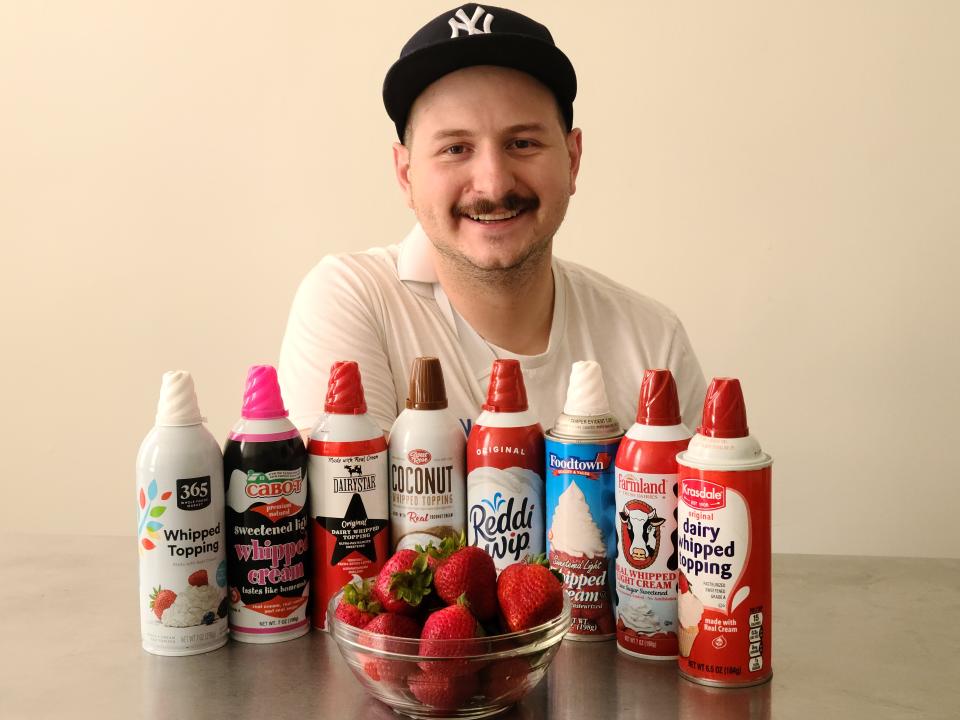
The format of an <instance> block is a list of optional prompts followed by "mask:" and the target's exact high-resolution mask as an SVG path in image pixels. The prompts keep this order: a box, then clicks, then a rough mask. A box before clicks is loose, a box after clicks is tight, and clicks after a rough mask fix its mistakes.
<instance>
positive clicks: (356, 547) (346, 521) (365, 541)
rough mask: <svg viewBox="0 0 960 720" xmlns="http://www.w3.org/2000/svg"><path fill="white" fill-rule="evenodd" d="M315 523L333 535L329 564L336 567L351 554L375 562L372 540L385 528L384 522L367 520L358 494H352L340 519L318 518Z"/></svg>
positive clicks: (375, 549)
mask: <svg viewBox="0 0 960 720" xmlns="http://www.w3.org/2000/svg"><path fill="white" fill-rule="evenodd" d="M317 522H318V523H320V524H321V525H322V526H323V527H325V528H326V529H327V532H329V533H330V534H331V535H333V539H334V546H333V557H332V558H330V562H331V564H333V565H336V564H337V563H338V562H340V561H341V560H343V559H344V558H345V557H346V556H347V555H349V554H350V553H352V552H358V553H360V554H361V555H363V556H364V557H366V558H367V559H368V560H370V562H376V561H377V547H376V545H374V543H373V538H375V537H376V536H377V533H379V532H380V531H381V530H383V529H384V528H385V527H387V521H386V520H376V519H373V520H371V519H369V518H368V517H367V509H366V508H365V507H364V506H363V498H361V497H360V493H354V494H353V497H351V498H350V504H349V505H348V506H347V513H346V515H344V516H343V517H342V518H328V517H318V518H317Z"/></svg>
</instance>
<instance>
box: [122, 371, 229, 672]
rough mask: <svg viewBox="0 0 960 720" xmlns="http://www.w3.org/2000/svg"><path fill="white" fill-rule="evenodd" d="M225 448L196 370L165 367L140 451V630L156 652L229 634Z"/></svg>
mask: <svg viewBox="0 0 960 720" xmlns="http://www.w3.org/2000/svg"><path fill="white" fill-rule="evenodd" d="M223 509H224V493H223V456H222V455H221V454H220V446H219V445H217V441H216V440H215V439H214V438H213V435H211V434H210V432H209V431H208V430H207V429H206V428H205V427H204V426H203V418H202V417H201V416H200V408H199V405H198V404H197V395H196V392H195V391H194V386H193V378H192V377H191V376H190V373H188V372H184V371H183V370H177V371H174V372H167V373H164V376H163V383H162V385H161V387H160V402H159V404H158V406H157V420H156V426H155V427H154V428H153V430H151V431H150V433H149V434H148V435H147V437H146V438H145V439H144V441H143V444H142V445H141V446H140V452H139V453H138V454H137V520H138V523H137V545H138V549H139V551H140V633H141V636H142V640H143V649H144V650H146V651H147V652H151V653H154V654H156V655H196V654H197V653H203V652H208V651H210V650H215V649H216V648H218V647H221V646H222V645H223V644H224V643H226V642H227V608H228V601H227V563H226V554H225V540H226V538H225V536H224V527H223V525H224V523H223Z"/></svg>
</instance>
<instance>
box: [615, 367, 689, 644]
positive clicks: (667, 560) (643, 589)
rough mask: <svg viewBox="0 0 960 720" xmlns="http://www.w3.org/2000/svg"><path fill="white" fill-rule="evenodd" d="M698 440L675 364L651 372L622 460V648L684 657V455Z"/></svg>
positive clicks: (619, 624)
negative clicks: (680, 570)
mask: <svg viewBox="0 0 960 720" xmlns="http://www.w3.org/2000/svg"><path fill="white" fill-rule="evenodd" d="M689 442H690V431H689V430H687V428H686V427H685V426H684V425H683V424H682V423H681V422H680V403H679V402H678V400H677V385H676V382H675V381H674V379H673V375H672V374H671V373H670V371H669V370H646V371H644V374H643V382H642V384H641V386H640V400H639V403H638V408H637V421H636V422H635V423H634V424H633V425H632V426H631V427H630V429H629V430H628V431H627V434H626V437H624V439H623V442H621V443H620V451H619V452H618V453H617V461H616V476H617V477H616V508H617V509H616V513H617V516H616V522H617V538H618V541H619V542H618V547H617V574H616V588H617V649H618V650H620V651H621V652H623V653H626V654H627V655H633V656H636V657H642V658H647V659H651V660H673V659H674V658H676V657H677V545H676V542H677V482H678V478H677V461H676V456H677V453H678V452H680V451H681V450H683V449H685V448H686V447H687V443H689Z"/></svg>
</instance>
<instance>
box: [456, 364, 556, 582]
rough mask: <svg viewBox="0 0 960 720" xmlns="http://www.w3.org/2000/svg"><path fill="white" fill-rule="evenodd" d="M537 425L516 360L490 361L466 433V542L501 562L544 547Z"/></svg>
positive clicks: (499, 564) (540, 443) (540, 440)
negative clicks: (482, 397) (483, 396)
mask: <svg viewBox="0 0 960 720" xmlns="http://www.w3.org/2000/svg"><path fill="white" fill-rule="evenodd" d="M543 523H544V484H543V428H542V427H541V426H540V423H539V422H537V419H536V416H535V415H534V414H533V413H532V412H531V411H530V409H529V407H528V405H527V391H526V388H525V387H524V384H523V374H522V372H521V370H520V363H519V362H518V361H516V360H495V361H494V363H493V370H492V371H491V373H490V385H489V387H488V390H487V401H486V402H485V403H484V404H483V412H481V413H480V416H479V417H478V418H477V421H476V422H475V423H474V424H473V427H472V428H471V430H470V436H469V437H468V438H467V543H468V544H470V545H476V546H478V547H482V548H483V549H484V550H486V551H487V553H489V554H490V555H491V557H493V562H494V565H496V568H497V572H498V573H499V572H500V571H501V570H503V569H504V568H505V567H507V565H511V564H513V563H515V562H518V561H520V560H523V559H524V558H526V557H533V556H536V555H540V554H542V553H543V552H544V544H545V541H546V538H545V532H544V524H543Z"/></svg>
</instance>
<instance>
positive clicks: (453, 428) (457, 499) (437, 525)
mask: <svg viewBox="0 0 960 720" xmlns="http://www.w3.org/2000/svg"><path fill="white" fill-rule="evenodd" d="M466 444H467V439H466V437H464V435H463V431H462V430H461V429H460V424H459V423H458V422H457V419H456V418H455V417H454V416H453V414H452V413H451V412H450V411H449V410H447V392H446V389H445V387H444V384H443V370H442V369H441V367H440V360H438V359H437V358H435V357H418V358H416V359H415V360H414V361H413V367H412V368H411V370H410V392H409V395H408V397H407V402H406V408H405V409H404V411H403V412H401V413H400V416H399V417H398V418H397V420H396V422H394V424H393V427H392V428H390V534H391V545H392V546H393V548H394V550H402V549H405V548H411V549H412V548H414V547H416V546H417V545H422V546H423V547H426V546H427V544H428V543H431V542H432V543H433V544H434V545H436V546H438V547H439V545H440V543H441V541H442V540H443V539H444V538H446V537H450V536H452V537H460V534H461V533H462V532H463V531H464V514H465V506H466V502H467V497H466V493H467V488H466V479H465V464H466Z"/></svg>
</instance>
